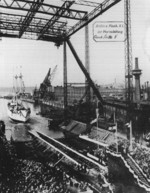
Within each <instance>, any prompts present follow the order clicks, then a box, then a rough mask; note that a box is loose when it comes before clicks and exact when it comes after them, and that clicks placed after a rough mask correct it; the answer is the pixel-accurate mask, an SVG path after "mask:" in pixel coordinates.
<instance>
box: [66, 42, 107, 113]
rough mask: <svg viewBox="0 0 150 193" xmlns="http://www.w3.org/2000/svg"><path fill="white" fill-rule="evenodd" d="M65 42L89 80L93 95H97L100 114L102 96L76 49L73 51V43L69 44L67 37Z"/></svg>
mask: <svg viewBox="0 0 150 193" xmlns="http://www.w3.org/2000/svg"><path fill="white" fill-rule="evenodd" d="M67 44H68V46H69V48H70V50H71V52H72V54H73V55H74V57H75V59H76V61H77V63H78V65H79V67H80V68H81V70H82V72H83V73H84V75H85V77H86V78H87V80H88V81H89V83H90V86H91V87H92V89H93V92H94V93H95V95H96V96H97V98H98V100H99V105H100V107H101V109H100V110H101V112H100V114H102V113H103V104H104V101H103V98H102V97H101V94H100V92H99V90H98V89H97V87H96V86H95V84H94V82H93V81H92V79H91V77H90V75H89V73H88V72H87V70H86V68H85V67H84V65H83V63H82V62H81V60H80V58H79V56H78V55H77V53H76V51H75V49H74V47H73V45H72V44H71V42H70V40H69V39H67Z"/></svg>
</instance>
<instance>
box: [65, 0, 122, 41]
mask: <svg viewBox="0 0 150 193" xmlns="http://www.w3.org/2000/svg"><path fill="white" fill-rule="evenodd" d="M120 1H121V0H105V1H104V2H103V3H101V4H99V5H98V6H97V7H96V8H95V9H94V10H93V11H91V12H90V13H89V14H88V15H86V16H85V17H84V20H82V21H79V22H78V23H77V24H75V25H74V26H73V27H72V28H71V29H69V30H68V31H67V34H66V37H67V38H68V37H70V36H71V35H73V34H74V33H75V32H77V31H79V30H80V29H81V28H83V27H84V26H86V25H87V24H88V23H90V22H91V21H93V20H94V19H95V18H96V17H98V16H99V15H101V14H103V13H104V12H105V11H107V10H108V9H110V8H111V7H112V6H114V5H115V4H117V3H119V2H120Z"/></svg>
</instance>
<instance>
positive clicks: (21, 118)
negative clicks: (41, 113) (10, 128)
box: [7, 101, 31, 123]
mask: <svg viewBox="0 0 150 193" xmlns="http://www.w3.org/2000/svg"><path fill="white" fill-rule="evenodd" d="M7 107H8V116H9V118H10V119H11V120H13V121H17V122H24V123H25V122H27V121H28V120H29V118H30V114H31V111H30V108H25V107H24V106H23V105H22V103H18V101H11V102H9V103H8V105H7Z"/></svg>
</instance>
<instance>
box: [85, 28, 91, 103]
mask: <svg viewBox="0 0 150 193" xmlns="http://www.w3.org/2000/svg"><path fill="white" fill-rule="evenodd" d="M85 68H86V70H87V72H88V73H89V74H90V55H89V26H88V25H86V26H85ZM85 85H86V91H87V95H86V102H87V103H89V102H90V99H91V93H90V84H89V81H88V79H87V78H86V79H85Z"/></svg>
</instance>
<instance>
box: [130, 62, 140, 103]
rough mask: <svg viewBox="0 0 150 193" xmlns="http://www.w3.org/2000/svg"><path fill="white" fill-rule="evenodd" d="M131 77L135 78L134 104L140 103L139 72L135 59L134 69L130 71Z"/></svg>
mask: <svg viewBox="0 0 150 193" xmlns="http://www.w3.org/2000/svg"><path fill="white" fill-rule="evenodd" d="M132 74H133V76H135V102H140V100H141V93H140V75H141V74H142V73H141V70H140V69H139V64H138V58H135V69H134V70H133V71H132Z"/></svg>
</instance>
